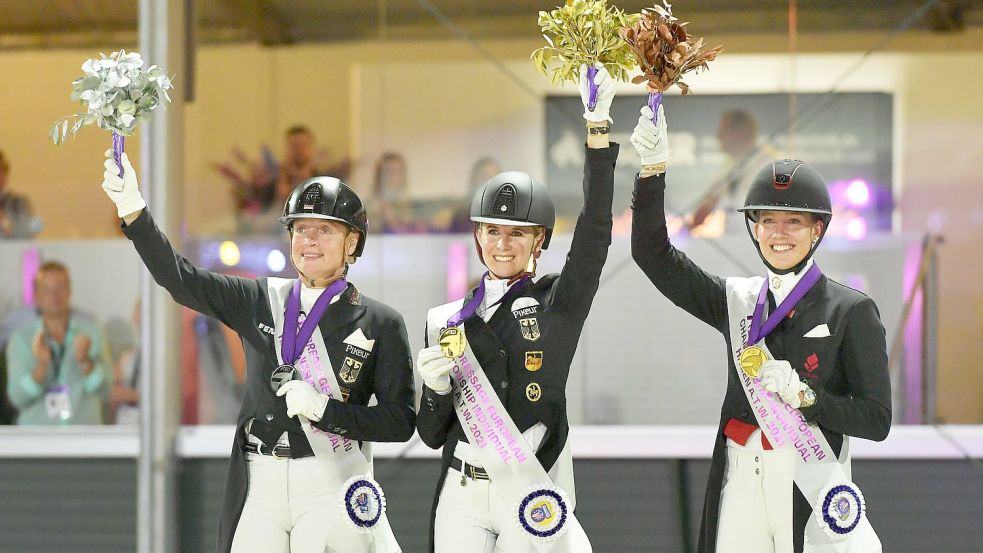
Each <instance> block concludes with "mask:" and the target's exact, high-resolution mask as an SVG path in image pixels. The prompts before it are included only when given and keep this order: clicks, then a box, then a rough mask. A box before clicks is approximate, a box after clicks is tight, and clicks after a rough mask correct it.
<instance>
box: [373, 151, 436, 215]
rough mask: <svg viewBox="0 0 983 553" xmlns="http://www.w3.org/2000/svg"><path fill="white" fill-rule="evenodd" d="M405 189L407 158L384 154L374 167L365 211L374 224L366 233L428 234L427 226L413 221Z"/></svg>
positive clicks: (392, 153) (411, 205)
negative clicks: (372, 184) (367, 207)
mask: <svg viewBox="0 0 983 553" xmlns="http://www.w3.org/2000/svg"><path fill="white" fill-rule="evenodd" d="M408 188H409V186H408V178H407V171H406V159H405V158H404V157H403V156H402V155H401V154H398V153H396V152H385V153H383V154H382V157H381V158H379V161H378V162H377V163H376V165H375V185H374V187H373V189H372V202H371V204H370V207H369V210H368V211H369V214H370V215H371V219H372V220H373V225H372V227H369V232H382V233H386V234H391V233H415V232H427V230H428V228H427V225H426V223H425V222H423V221H417V220H415V219H416V218H415V217H414V208H413V204H412V203H411V202H410V200H409V195H408V194H407V192H408ZM374 221H378V223H374Z"/></svg>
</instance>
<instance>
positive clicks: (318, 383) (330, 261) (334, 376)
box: [102, 152, 415, 553]
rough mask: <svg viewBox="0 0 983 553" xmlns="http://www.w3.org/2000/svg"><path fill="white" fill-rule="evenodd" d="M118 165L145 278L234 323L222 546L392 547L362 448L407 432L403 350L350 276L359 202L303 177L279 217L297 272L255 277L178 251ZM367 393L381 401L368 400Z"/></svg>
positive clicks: (358, 240) (401, 337)
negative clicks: (240, 387)
mask: <svg viewBox="0 0 983 553" xmlns="http://www.w3.org/2000/svg"><path fill="white" fill-rule="evenodd" d="M110 155H111V153H110V152H107V157H109V156H110ZM122 166H123V168H124V173H123V176H122V177H119V176H118V170H117V168H116V165H115V163H114V162H113V161H112V160H107V161H106V172H105V175H104V181H103V184H102V186H103V189H105V191H106V193H107V194H108V195H109V197H110V198H111V199H112V200H113V202H114V203H115V204H116V207H117V213H118V214H119V216H120V217H121V218H122V219H123V221H124V224H123V227H122V228H123V232H124V233H125V234H126V236H127V237H128V238H129V239H130V240H132V241H133V244H134V246H135V247H136V249H137V252H138V253H139V254H140V257H141V258H142V259H143V262H144V264H145V265H146V266H147V269H148V270H149V271H150V273H151V274H152V275H153V277H154V280H156V281H157V283H158V284H160V285H161V286H163V287H164V288H166V289H167V291H168V292H170V293H171V296H172V297H173V298H174V300H175V301H177V302H178V303H180V304H181V305H184V306H187V307H189V308H191V309H194V310H196V311H199V312H201V313H204V314H206V315H208V316H211V317H214V318H216V319H218V320H220V321H221V322H223V323H225V324H226V325H228V326H229V327H230V328H232V329H234V330H235V331H236V332H238V333H239V335H240V336H241V337H242V343H243V347H244V348H245V353H246V363H247V375H246V391H245V395H244V397H243V400H242V406H241V408H240V411H239V416H238V422H237V427H236V436H235V447H234V448H233V450H232V461H231V464H230V467H229V476H228V481H227V483H226V493H225V505H224V507H223V510H222V517H221V520H220V523H219V539H218V547H217V551H219V552H221V553H228V552H230V551H231V552H233V553H254V552H255V553H269V552H271V551H276V552H286V551H290V552H291V553H302V552H304V553H323V552H325V551H328V552H345V553H348V552H366V553H368V552H373V553H375V552H385V553H393V552H397V551H399V546H398V545H397V544H396V541H395V539H394V538H393V535H392V531H391V530H390V528H389V525H388V522H387V520H386V518H385V514H384V509H383V508H382V506H383V505H384V501H383V496H382V495H381V490H379V489H378V485H377V484H376V483H375V482H374V481H372V479H371V478H369V475H370V474H371V470H372V454H371V442H402V441H406V440H408V439H409V438H410V436H412V434H413V427H414V420H415V413H414V411H413V373H412V358H411V357H410V351H409V343H408V341H407V336H406V329H405V326H404V324H403V320H402V317H400V315H399V314H398V313H397V312H396V311H394V310H393V309H392V308H390V307H388V306H386V305H383V304H381V303H379V302H376V301H374V300H372V299H369V298H367V297H365V296H363V295H361V294H360V293H359V292H358V290H357V289H356V288H355V286H354V285H352V284H349V283H347V282H346V280H345V276H346V274H347V270H348V265H349V263H353V262H355V260H356V259H357V258H358V256H359V255H361V253H362V249H363V248H364V246H365V237H366V227H367V221H366V216H365V209H364V208H363V207H362V202H361V201H360V200H359V198H358V196H357V195H356V194H355V193H354V192H353V191H352V190H351V189H350V188H348V186H346V185H345V184H344V183H342V182H341V181H339V180H338V179H336V178H333V177H315V178H313V179H309V180H307V181H304V182H302V183H301V184H299V185H298V186H297V188H296V189H295V190H294V191H293V193H292V194H291V195H290V197H289V198H288V200H287V202H286V205H285V206H284V210H283V217H282V218H281V219H280V221H281V223H283V224H284V226H285V227H286V228H287V230H288V232H289V234H290V259H291V261H292V262H293V265H294V267H295V268H296V269H297V273H298V275H299V278H297V279H282V278H272V277H270V278H259V279H256V280H252V279H245V278H238V277H231V276H226V275H221V274H216V273H211V272H209V271H206V270H204V269H200V268H198V267H195V266H193V265H192V264H191V263H190V262H189V261H188V260H187V259H185V258H183V257H181V256H180V255H179V254H177V253H176V252H175V251H174V249H173V248H172V247H171V245H170V244H169V243H168V241H167V238H166V237H165V236H164V235H163V234H162V233H161V232H160V230H159V229H158V228H157V226H156V225H155V224H154V221H153V219H152V218H151V216H150V213H149V212H148V211H147V210H146V203H145V202H144V200H143V198H142V197H141V195H140V190H139V187H138V185H137V178H136V173H135V172H134V171H133V167H132V166H131V165H130V162H129V160H128V159H127V157H126V154H123V159H122ZM372 396H375V398H376V400H377V404H376V405H373V406H368V402H369V399H370V398H371V397H372ZM343 498H344V499H343Z"/></svg>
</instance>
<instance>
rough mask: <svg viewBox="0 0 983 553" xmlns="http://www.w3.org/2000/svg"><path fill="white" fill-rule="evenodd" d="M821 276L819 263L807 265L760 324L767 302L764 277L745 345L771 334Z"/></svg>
mask: <svg viewBox="0 0 983 553" xmlns="http://www.w3.org/2000/svg"><path fill="white" fill-rule="evenodd" d="M822 276H823V272H822V271H821V270H819V265H816V264H815V263H813V264H812V267H809V270H808V271H806V274H804V275H802V279H801V280H799V282H798V284H796V285H795V287H794V288H792V291H791V292H789V294H788V297H787V298H785V301H783V302H782V304H781V305H779V306H778V308H777V309H775V311H774V312H773V313H771V315H769V316H768V319H767V320H765V321H764V322H763V324H762V320H761V317H762V316H763V314H764V310H765V304H766V303H768V279H767V278H766V279H765V281H764V283H763V284H762V285H761V291H760V292H758V302H757V303H756V304H755V305H754V313H753V314H752V315H751V328H750V329H749V330H748V334H747V345H749V346H750V345H753V344H757V343H758V342H759V341H760V340H764V338H765V336H768V335H769V334H771V331H772V330H775V327H777V326H778V323H780V322H781V321H782V319H784V318H785V316H786V315H788V314H789V312H790V311H792V309H793V308H795V305H796V304H797V303H799V300H801V299H802V298H803V297H804V296H805V295H806V292H808V291H809V290H810V289H811V288H812V285H813V284H815V283H816V282H818V281H819V278H820V277H822Z"/></svg>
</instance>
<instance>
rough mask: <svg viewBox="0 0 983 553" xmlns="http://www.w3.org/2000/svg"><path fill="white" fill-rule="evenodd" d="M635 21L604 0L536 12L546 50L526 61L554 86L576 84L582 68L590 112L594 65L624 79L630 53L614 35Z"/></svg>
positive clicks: (569, 2) (570, 1)
mask: <svg viewBox="0 0 983 553" xmlns="http://www.w3.org/2000/svg"><path fill="white" fill-rule="evenodd" d="M637 17H638V16H637V15H626V14H625V12H623V11H622V10H620V9H618V8H617V7H614V6H610V5H608V3H607V0H566V3H565V4H564V5H563V6H561V7H559V8H556V9H555V10H552V11H549V12H545V11H541V12H539V26H540V28H541V29H542V32H543V38H545V39H546V43H547V44H548V46H543V47H542V48H539V49H538V50H536V51H535V52H533V53H532V56H530V58H531V59H532V62H533V64H534V65H535V66H536V68H537V69H539V71H540V72H541V73H542V74H544V75H547V76H549V77H550V82H552V83H553V84H554V85H556V84H560V83H562V82H564V81H571V82H574V83H576V82H578V80H579V78H580V66H581V65H586V66H587V77H588V79H590V83H591V86H590V100H589V102H588V105H587V108H588V109H590V110H593V109H594V106H595V105H596V102H597V87H596V86H595V85H594V84H593V83H594V74H595V73H596V72H597V69H596V68H595V67H594V64H595V63H597V62H600V63H602V64H604V68H605V69H607V70H608V73H610V74H611V76H612V77H614V78H615V79H618V80H621V81H624V80H627V79H628V71H629V70H630V69H632V68H633V67H634V65H635V63H634V60H633V58H632V52H631V49H630V48H629V47H628V45H627V44H626V43H625V42H624V41H623V40H621V39H620V37H619V36H618V33H619V32H620V30H621V29H622V28H624V27H626V26H628V25H631V24H632V23H634V21H635V19H637ZM551 71H552V72H551Z"/></svg>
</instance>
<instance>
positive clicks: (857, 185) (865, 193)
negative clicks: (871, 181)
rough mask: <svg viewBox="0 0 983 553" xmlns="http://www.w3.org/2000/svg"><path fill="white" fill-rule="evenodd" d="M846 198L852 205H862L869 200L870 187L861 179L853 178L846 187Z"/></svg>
mask: <svg viewBox="0 0 983 553" xmlns="http://www.w3.org/2000/svg"><path fill="white" fill-rule="evenodd" d="M846 199H847V200H848V201H849V202H850V203H851V204H853V205H855V206H859V207H863V206H866V205H867V202H869V201H870V187H869V186H867V181H865V180H863V179H854V180H852V181H850V184H848V185H847V187H846Z"/></svg>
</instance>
